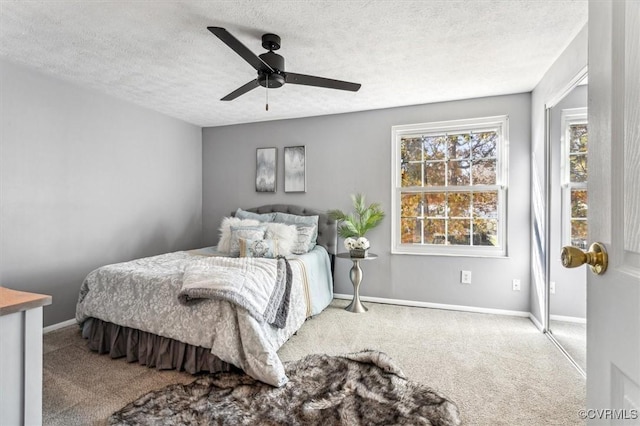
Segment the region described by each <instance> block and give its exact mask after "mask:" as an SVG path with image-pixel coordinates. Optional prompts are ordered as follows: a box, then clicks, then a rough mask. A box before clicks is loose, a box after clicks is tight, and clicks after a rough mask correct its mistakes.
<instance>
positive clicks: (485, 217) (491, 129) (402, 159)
mask: <svg viewBox="0 0 640 426" xmlns="http://www.w3.org/2000/svg"><path fill="white" fill-rule="evenodd" d="M493 118H498V119H499V120H498V121H499V123H496V124H498V125H489V126H486V125H485V126H483V124H485V123H479V125H477V126H473V125H471V126H470V127H468V128H467V129H461V128H456V129H455V130H452V131H448V132H447V131H440V132H439V131H437V130H435V131H432V132H405V133H404V134H399V133H401V132H396V130H395V129H396V128H398V127H406V126H396V127H394V140H395V141H396V142H395V144H397V146H396V148H395V149H397V151H396V152H397V154H398V157H397V159H398V162H397V163H395V164H399V168H398V169H397V172H394V176H396V177H395V178H394V179H396V178H397V179H398V185H394V186H395V189H394V192H395V193H396V195H394V201H396V202H397V204H398V207H399V208H398V210H396V209H395V208H394V213H396V212H397V213H399V214H398V216H397V219H395V220H394V225H393V226H394V227H395V226H398V229H397V230H396V232H394V241H393V244H394V247H392V251H393V252H396V253H399V252H406V250H407V248H406V246H412V247H409V249H415V246H423V248H424V247H426V248H427V249H429V248H431V249H433V248H434V247H442V246H446V247H455V248H456V249H459V248H462V249H465V248H466V249H469V248H481V249H484V250H486V249H487V248H488V246H491V249H497V252H496V250H492V251H493V254H490V255H506V235H505V234H506V227H505V226H504V223H505V222H506V217H505V213H506V212H505V206H504V203H505V198H506V197H505V193H506V185H505V184H504V183H503V182H504V181H506V179H505V178H506V164H504V163H506V149H507V145H508V143H507V140H506V139H507V138H506V133H507V129H506V122H507V119H506V117H493ZM490 119H491V118H489V119H487V121H489V120H490ZM481 120H482V119H479V120H478V121H481ZM462 121H465V120H461V122H462ZM469 121H475V120H469ZM433 124H440V123H433ZM447 124H449V123H447ZM451 124H452V125H451V127H456V126H455V124H454V123H451ZM461 124H462V126H461V127H464V123H461ZM492 124H493V123H492ZM461 138H463V139H464V140H463V141H462V143H460V141H461ZM487 141H489V142H488V146H489V147H490V149H489V150H488V152H484V153H483V152H482V151H481V150H482V149H485V148H486V146H485V144H487ZM416 144H419V146H420V149H419V150H418V152H419V156H417V155H416V152H415V151H416V149H415V148H416ZM425 144H427V147H425ZM459 148H460V149H459ZM412 150H413V152H411V151H412ZM403 152H404V155H403ZM481 154H484V155H485V156H482V155H481ZM487 154H488V155H487ZM501 155H502V156H504V160H502V161H500V160H501ZM435 165H442V166H441V169H444V170H442V171H443V173H442V175H441V176H440V179H438V180H437V181H436V182H435V183H436V184H433V183H434V179H433V177H430V176H429V168H430V167H431V168H435V167H436V166H435ZM452 166H453V167H452ZM455 166H458V167H455ZM460 166H461V167H460ZM465 169H466V171H465ZM418 170H419V173H418ZM479 170H480V171H486V170H489V173H488V175H489V177H488V178H487V176H484V177H483V176H481V173H480V171H479ZM456 172H458V174H457V175H456V174H455V173H456ZM476 173H477V174H478V178H476ZM416 175H417V176H416ZM417 179H419V182H416V180H417ZM483 179H484V181H483ZM487 179H489V180H491V183H490V184H487V183H486V182H487ZM476 180H479V181H480V183H478V184H476ZM460 181H462V182H463V184H458V182H460ZM429 194H435V195H439V196H440V197H441V199H440V200H439V201H438V202H436V203H435V204H434V206H435V208H434V209H429V202H430V201H429V199H428V196H429ZM452 194H465V195H467V199H466V200H463V201H466V203H461V204H459V205H455V204H454V203H455V202H456V201H455V200H451V199H450V196H451V195H452ZM483 194H490V195H489V196H488V197H487V199H489V200H491V199H492V200H493V202H494V203H495V208H494V210H493V211H492V212H489V213H488V214H487V211H486V206H483V204H482V201H483V200H482V195H483ZM411 195H419V196H420V197H419V198H420V201H419V203H418V206H417V211H416V210H414V208H413V207H412V208H411V209H410V211H405V210H404V203H403V202H404V201H405V197H406V196H411ZM476 196H478V197H479V198H477V197H476ZM485 196H486V195H485ZM396 197H398V198H397V199H396ZM459 201H460V200H458V202H459ZM485 203H486V201H485ZM430 210H431V211H430ZM452 210H457V211H456V213H458V214H452ZM414 221H415V224H414V225H413V226H414V228H413V233H411V232H410V231H411V230H412V228H411V226H410V225H411V222H414ZM453 225H457V226H458V229H457V230H456V229H453V228H452V226H453ZM478 225H484V227H485V228H484V231H485V232H484V234H480V232H481V231H480V229H481V228H477V226H478ZM427 226H430V227H431V229H432V230H437V229H442V227H443V231H444V232H443V234H444V235H442V238H441V239H440V240H439V241H435V239H436V238H435V237H439V233H437V232H436V231H433V233H432V234H428V232H427V229H426V227H427ZM438 226H440V228H438ZM460 226H462V228H460ZM394 229H395V228H394ZM407 230H408V231H409V233H408V234H407V232H406V231H407ZM476 231H478V235H476ZM488 231H490V232H492V233H495V234H496V235H494V234H488ZM411 234H412V237H410V238H409V240H410V241H406V238H405V237H406V236H407V235H411ZM427 235H431V237H432V241H427V240H425V238H426V237H427ZM476 238H477V242H476ZM461 241H466V242H464V243H461ZM483 241H484V242H485V243H484V244H483V243H482V242H483ZM452 242H453V243H452ZM487 242H488V243H487ZM403 246H404V247H403ZM399 247H400V249H399ZM403 248H404V250H403ZM419 249H420V247H418V250H419ZM410 252H413V253H416V251H415V250H410ZM469 253H471V252H469ZM469 253H466V254H469ZM418 254H434V253H433V252H431V253H418ZM436 254H437V253H436ZM461 254H463V255H464V254H465V253H464V252H461Z"/></svg>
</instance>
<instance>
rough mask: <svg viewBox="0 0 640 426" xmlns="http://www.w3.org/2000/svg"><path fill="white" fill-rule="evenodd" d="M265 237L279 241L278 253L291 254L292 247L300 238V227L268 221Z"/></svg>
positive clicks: (282, 254)
mask: <svg viewBox="0 0 640 426" xmlns="http://www.w3.org/2000/svg"><path fill="white" fill-rule="evenodd" d="M264 237H265V239H268V240H277V241H278V254H280V255H281V256H289V255H290V254H291V249H292V247H293V245H294V244H295V242H296V240H297V238H298V228H296V226H295V225H287V224H284V223H267V232H265V234H264Z"/></svg>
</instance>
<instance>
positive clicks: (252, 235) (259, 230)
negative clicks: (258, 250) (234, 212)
mask: <svg viewBox="0 0 640 426" xmlns="http://www.w3.org/2000/svg"><path fill="white" fill-rule="evenodd" d="M266 230H267V227H266V225H257V226H232V227H231V243H230V244H229V254H230V255H231V256H234V257H238V256H240V239H242V238H244V239H245V240H261V239H263V238H264V232H265V231H266Z"/></svg>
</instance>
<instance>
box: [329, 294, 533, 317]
mask: <svg viewBox="0 0 640 426" xmlns="http://www.w3.org/2000/svg"><path fill="white" fill-rule="evenodd" d="M333 297H335V298H336V299H347V300H351V299H353V295H351V294H338V293H334V294H333ZM360 300H362V301H363V302H373V303H384V304H387V305H401V306H414V307H416V308H433V309H446V310H449V311H463V312H476V313H480V314H495V315H509V316H512V317H525V318H530V316H531V314H530V313H529V312H524V311H509V310H506V309H493V308H480V307H476V306H464V305H446V304H443V303H431V302H418V301H414V300H401V299H386V298H383V297H370V296H360Z"/></svg>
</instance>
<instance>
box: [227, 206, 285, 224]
mask: <svg viewBox="0 0 640 426" xmlns="http://www.w3.org/2000/svg"><path fill="white" fill-rule="evenodd" d="M236 217H237V218H240V219H253V220H259V221H260V222H273V220H274V219H275V217H276V214H275V213H262V214H258V213H253V212H248V211H246V210H242V209H241V208H238V210H236Z"/></svg>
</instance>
